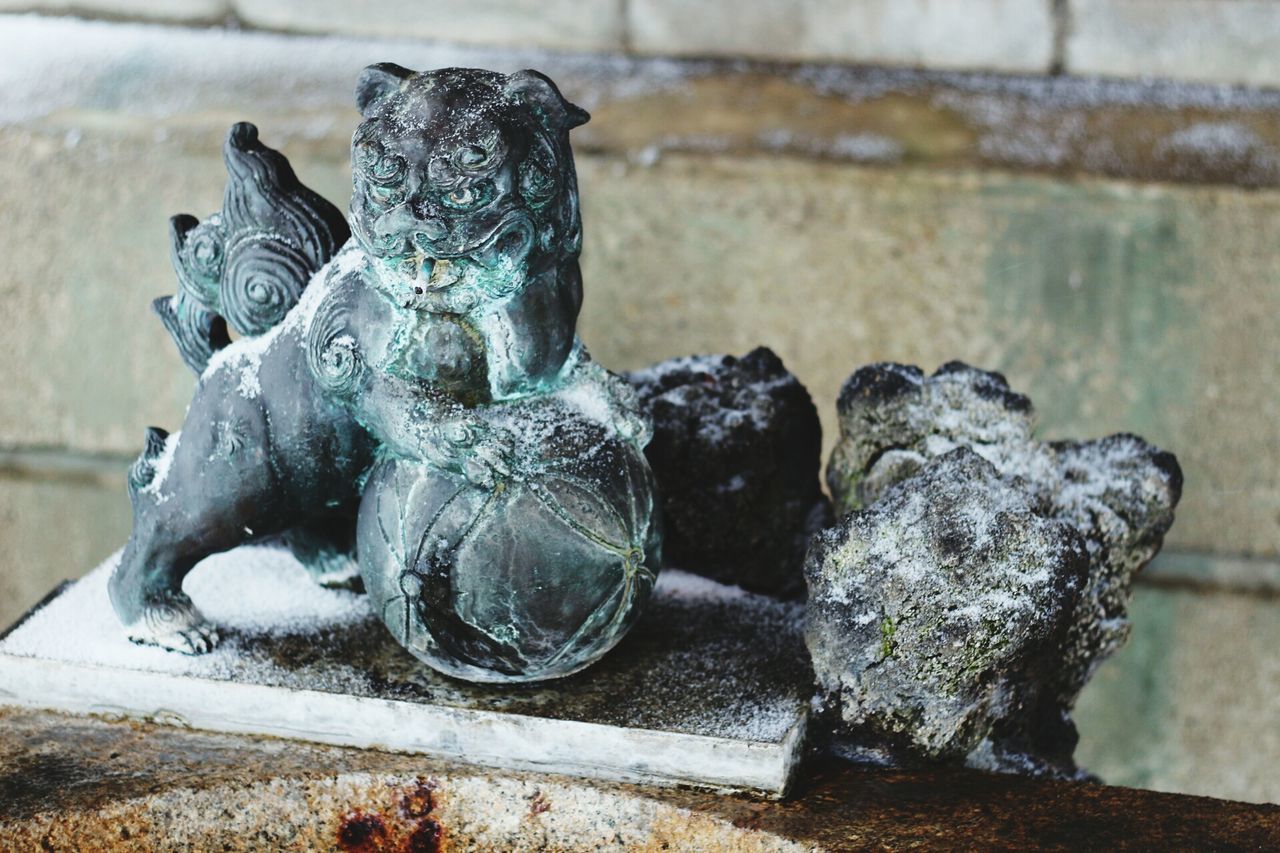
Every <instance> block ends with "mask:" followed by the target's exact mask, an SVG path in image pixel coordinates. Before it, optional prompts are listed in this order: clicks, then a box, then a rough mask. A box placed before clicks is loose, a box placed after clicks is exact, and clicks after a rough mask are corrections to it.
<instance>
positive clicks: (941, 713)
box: [805, 446, 1088, 761]
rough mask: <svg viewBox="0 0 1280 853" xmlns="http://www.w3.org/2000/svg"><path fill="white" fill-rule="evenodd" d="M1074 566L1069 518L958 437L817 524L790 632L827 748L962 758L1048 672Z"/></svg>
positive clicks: (1081, 561)
mask: <svg viewBox="0 0 1280 853" xmlns="http://www.w3.org/2000/svg"><path fill="white" fill-rule="evenodd" d="M1087 565H1088V559H1087V556H1086V554H1085V550H1084V543H1083V541H1082V540H1081V538H1080V535H1079V533H1077V532H1076V531H1075V530H1074V529H1073V528H1071V527H1070V526H1068V525H1066V524H1063V523H1061V522H1058V521H1053V520H1046V519H1044V518H1042V517H1041V516H1040V515H1039V514H1037V512H1036V510H1035V506H1034V504H1033V502H1032V500H1031V498H1030V496H1028V495H1027V493H1026V492H1025V491H1024V490H1023V489H1021V488H1019V487H1018V485H1016V484H1013V483H1010V482H1008V481H1006V480H1005V479H1004V478H1003V477H1002V476H1001V474H1000V472H999V471H997V469H996V468H995V467H994V466H993V465H992V464H991V463H989V462H987V461H986V460H984V459H982V458H981V457H980V456H978V455H977V454H976V453H974V452H973V451H972V450H970V449H969V448H968V447H963V446H961V447H957V448H955V449H953V450H951V451H949V452H947V453H945V454H943V455H941V456H939V457H938V458H936V459H934V460H932V461H930V462H929V463H927V464H925V465H924V466H922V469H921V470H920V471H919V472H918V473H916V474H914V475H913V476H910V477H908V478H906V479H904V480H902V481H900V482H898V483H897V484H895V485H892V486H889V487H888V488H886V490H885V491H884V492H883V494H882V495H881V496H880V497H879V499H878V500H877V501H876V502H875V503H874V504H872V505H871V506H870V507H868V508H867V509H864V510H861V511H858V512H853V513H850V514H848V515H846V516H844V517H843V518H842V519H841V520H840V521H839V522H838V523H837V525H836V526H835V527H834V528H831V529H829V530H826V531H823V532H821V533H819V534H818V535H817V536H815V537H814V540H813V545H812V546H811V548H810V552H809V557H808V560H807V561H806V564H805V577H806V579H807V580H808V582H809V604H808V612H807V617H806V618H807V624H806V628H805V640H806V643H807V644H808V646H809V651H810V653H811V654H812V656H813V664H814V671H815V674H816V675H817V678H818V684H819V687H820V689H821V691H822V694H823V696H824V699H825V701H826V702H827V703H828V705H829V711H830V713H831V715H832V716H833V718H834V719H835V727H836V733H835V736H834V738H833V747H834V748H835V749H836V751H837V752H839V753H841V754H843V755H846V756H848V757H851V758H860V759H870V760H902V759H903V758H904V757H906V758H907V759H908V760H910V759H912V758H924V759H928V760H952V761H959V760H961V759H963V757H964V756H965V755H966V754H968V753H969V751H970V750H972V749H973V748H974V747H976V746H977V745H978V744H979V742H980V741H981V740H982V739H983V738H984V737H986V736H987V735H988V734H989V733H990V732H991V731H992V730H993V727H994V726H995V725H996V724H997V723H999V722H1000V721H1002V720H1006V719H1009V718H1012V717H1016V716H1017V715H1018V714H1019V713H1020V710H1021V706H1022V704H1023V703H1024V702H1025V701H1026V700H1027V698H1028V696H1034V695H1035V692H1036V690H1037V686H1036V685H1037V684H1038V683H1039V682H1040V681H1041V680H1043V679H1044V678H1046V677H1047V675H1048V671H1049V669H1050V668H1051V667H1052V666H1053V659H1054V653H1055V650H1056V648H1057V647H1058V646H1059V645H1060V644H1061V642H1062V639H1063V635H1064V634H1065V632H1066V631H1067V630H1068V629H1069V627H1070V619H1071V616H1072V612H1073V610H1074V608H1075V605H1076V600H1077V598H1078V596H1079V594H1080V590H1081V588H1082V586H1083V584H1084V581H1085V578H1086V573H1087Z"/></svg>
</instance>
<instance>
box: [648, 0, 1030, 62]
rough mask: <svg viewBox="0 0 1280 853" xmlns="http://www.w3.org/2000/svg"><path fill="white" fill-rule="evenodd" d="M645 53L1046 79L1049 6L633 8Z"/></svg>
mask: <svg viewBox="0 0 1280 853" xmlns="http://www.w3.org/2000/svg"><path fill="white" fill-rule="evenodd" d="M627 20H628V23H629V24H630V36H631V46H632V48H633V49H635V50H637V51H640V52H643V53H657V54H683V55H693V56H708V55H715V56H750V57H755V58H762V59H782V60H814V59H818V60H827V61H835V62H864V63H885V64H890V65H925V66H929V67H932V68H966V69H979V68H980V69H992V70H999V71H1030V72H1040V73H1043V72H1045V71H1048V70H1049V63H1050V60H1051V58H1052V53H1053V19H1052V15H1051V12H1050V4H1049V3H1048V2H1041V1H1040V0H966V2H956V0H845V2H840V0H803V2H795V3H771V2H769V0H750V2H740V3H735V4H734V5H733V7H732V10H730V8H729V7H728V6H726V5H725V4H723V3H682V2H680V0H631V2H630V3H629V4H628V5H627Z"/></svg>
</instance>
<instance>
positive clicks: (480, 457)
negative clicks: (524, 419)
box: [440, 421, 515, 489]
mask: <svg viewBox="0 0 1280 853" xmlns="http://www.w3.org/2000/svg"><path fill="white" fill-rule="evenodd" d="M440 434H441V436H442V437H443V439H444V443H445V445H446V446H447V448H448V455H449V456H450V457H451V458H452V459H453V460H454V462H455V467H456V470H458V471H459V472H460V473H461V474H462V475H463V476H464V477H466V478H467V480H468V482H470V483H473V484H474V485H477V486H481V487H483V488H486V489H492V488H493V487H494V486H496V485H497V484H498V483H499V482H500V481H502V480H505V479H507V478H508V477H510V476H511V472H512V470H513V468H514V465H513V460H514V457H515V439H514V438H513V437H512V436H511V434H510V433H508V432H507V431H506V430H503V429H496V428H494V427H491V426H489V425H487V424H484V423H483V422H480V421H454V422H452V423H449V424H447V425H445V426H444V427H443V428H442V429H441V430H440Z"/></svg>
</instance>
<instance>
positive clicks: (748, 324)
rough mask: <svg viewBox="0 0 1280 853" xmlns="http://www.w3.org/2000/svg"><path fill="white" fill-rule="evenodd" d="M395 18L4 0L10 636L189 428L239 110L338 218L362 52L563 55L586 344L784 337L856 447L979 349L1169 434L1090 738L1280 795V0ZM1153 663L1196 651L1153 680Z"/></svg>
mask: <svg viewBox="0 0 1280 853" xmlns="http://www.w3.org/2000/svg"><path fill="white" fill-rule="evenodd" d="M370 8H371V5H366V4H359V3H346V2H336V0H319V2H310V3H302V2H292V1H291V0H194V2H176V0H77V2H74V3H66V2H61V0H29V2H22V0H0V13H4V12H10V13H19V12H23V13H26V12H34V13H35V14H0V57H4V59H3V60H0V163H3V164H4V168H3V169H0V248H2V249H3V251H4V254H5V263H4V264H3V265H0V311H3V316H5V317H6V318H8V322H7V323H6V329H5V332H6V333H5V334H4V335H0V380H2V381H0V623H7V622H8V621H10V620H11V619H12V618H14V617H15V616H17V615H18V614H19V613H20V612H22V611H23V610H24V609H25V608H26V607H28V606H29V605H30V604H32V603H33V602H34V601H36V600H37V599H38V598H39V597H40V596H41V595H43V594H44V592H46V591H47V590H48V589H49V588H50V587H51V586H52V585H53V583H55V582H56V581H57V580H58V579H61V578H63V577H73V576H77V575H79V574H80V573H82V572H83V571H85V570H87V569H88V568H89V567H90V566H91V564H93V563H95V562H97V561H99V560H101V559H102V558H105V557H106V556H107V555H108V554H109V553H110V552H111V551H112V550H113V549H114V548H116V547H118V546H119V545H120V544H121V543H122V542H123V539H124V537H125V536H126V535H127V532H128V520H129V510H128V501H127V498H126V497H125V494H124V487H123V477H124V470H125V468H126V467H127V465H128V464H129V462H130V461H131V460H132V458H133V456H134V455H135V454H136V453H137V451H138V448H139V446H140V444H141V438H142V429H143V427H145V426H147V425H149V424H156V425H160V426H164V427H167V428H170V429H172V428H176V427H177V426H178V425H179V424H180V423H181V419H182V414H183V410H184V407H185V405H186V402H187V399H188V398H189V394H190V390H191V387H192V382H193V378H192V377H191V376H190V374H189V373H188V372H187V371H186V370H185V368H184V367H183V366H182V365H181V363H180V361H179V360H178V358H177V356H176V353H175V352H174V351H173V349H172V346H171V344H170V343H169V341H168V340H167V337H166V335H165V333H164V331H163V329H162V328H161V326H160V324H159V322H158V321H156V320H155V319H154V318H153V317H152V316H151V315H150V313H149V312H148V310H147V304H148V302H149V300H150V299H151V298H152V297H154V296H156V295H159V294H162V293H168V292H171V291H172V289H173V287H174V282H173V276H172V272H171V270H170V268H169V262H168V257H167V237H166V222H167V219H168V217H169V216H170V215H171V214H174V213H177V212H183V211H185V212H191V213H194V214H197V215H199V216H203V215H205V214H207V213H208V212H209V211H211V210H213V209H215V208H216V207H217V206H218V204H219V200H220V194H221V188H222V185H223V182H224V172H223V167H222V164H221V160H220V155H219V148H220V145H221V140H222V136H223V134H224V133H225V131H226V128H227V127H228V126H229V125H230V123H231V122H233V121H236V120H241V119H246V120H250V121H254V122H255V123H257V124H258V125H259V126H260V128H261V130H262V135H263V138H264V140H265V141H266V142H267V143H268V144H270V145H272V146H273V147H277V148H280V149H282V150H283V151H284V152H285V153H286V154H287V155H288V156H289V157H290V159H291V161H292V162H293V163H294V166H295V168H296V170H297V172H298V174H299V175H300V177H301V178H302V179H303V181H304V182H306V183H308V184H309V185H311V186H313V187H314V188H315V189H317V190H318V191H320V192H321V193H322V194H324V195H325V196H326V197H328V198H330V199H332V200H334V201H335V202H338V203H339V204H342V203H344V200H345V198H346V195H347V193H348V192H349V172H348V167H347V145H348V143H349V138H350V132H351V129H352V127H353V126H354V122H355V121H356V114H355V111H354V108H353V107H352V105H351V101H350V91H351V87H352V84H353V81H354V78H355V75H356V74H357V73H358V71H359V69H360V68H361V67H363V66H364V65H365V64H368V63H371V62H376V61H385V60H392V61H396V62H400V63H402V64H404V65H407V66H410V67H431V66H442V65H475V66H485V67H493V68H497V69H500V70H514V69H517V68H522V67H537V68H540V69H542V70H545V71H547V72H548V73H549V74H551V75H552V76H553V77H554V78H555V79H557V81H559V82H560V83H561V85H562V88H563V89H564V90H565V92H566V94H567V95H568V96H569V97H570V98H572V99H574V100H575V101H577V102H579V103H581V104H583V105H584V106H585V107H587V108H588V109H589V110H590V111H591V112H592V113H593V116H594V117H593V120H592V121H591V123H589V124H587V125H586V126H584V127H583V128H581V129H579V130H577V131H575V149H576V151H577V152H578V162H579V170H580V174H581V184H582V191H583V212H584V220H585V233H586V248H585V252H584V274H585V277H586V293H587V298H586V305H585V308H584V312H583V319H582V333H583V336H584V338H585V339H586V341H587V342H588V344H589V345H590V346H591V348H592V350H593V353H594V354H595V356H596V357H597V358H598V359H599V360H600V361H602V362H603V363H604V364H606V365H608V366H610V367H614V368H619V369H624V368H633V367H639V366H642V365H644V364H647V363H650V362H652V361H655V360H658V359H661V358H665V357H668V356H672V355H680V354H687V353H691V352H707V351H729V352H739V353H740V352H744V351H746V350H748V349H750V348H751V347H752V346H754V345H756V344H758V343H765V344H768V345H770V346H771V347H773V348H774V349H775V350H776V351H777V352H779V354H780V355H781V356H782V357H783V359H784V360H785V361H786V363H787V364H788V366H789V367H790V368H791V369H792V370H793V371H794V372H795V373H797V374H798V375H799V376H800V377H801V379H802V380H803V381H804V382H805V383H806V384H807V385H808V387H809V388H810V389H811V390H812V392H813V394H814V397H815V400H816V402H817V404H818V407H819V410H820V412H821V413H822V416H823V419H824V428H825V429H826V432H827V446H828V447H829V446H830V443H831V440H832V438H833V430H834V399H835V395H836V393H837V391H838V389H839V385H840V383H841V381H842V380H843V378H844V377H845V376H846V375H847V374H848V373H849V372H850V371H851V370H852V369H853V368H855V367H856V366H858V365H861V364H863V363H866V362H869V361H874V360H881V359H890V360H896V361H906V362H912V363H918V364H921V365H922V366H924V367H926V368H928V369H932V368H933V367H936V366H937V365H938V364H940V363H942V362H944V361H946V360H948V359H951V358H961V359H965V360H968V361H971V362H973V363H975V364H979V365H982V366H984V367H988V368H994V369H999V370H1002V371H1004V372H1005V373H1006V374H1007V375H1008V376H1009V378H1010V381H1011V383H1012V384H1013V385H1014V387H1016V388H1018V389H1019V390H1023V391H1025V392H1027V393H1028V394H1030V395H1031V396H1032V398H1033V399H1034V400H1035V401H1036V402H1037V404H1038V407H1039V409H1040V411H1041V420H1042V426H1043V431H1044V433H1045V434H1047V435H1049V436H1068V435H1070V436H1080V437H1083V436H1093V435H1101V434H1105V433H1108V432H1113V431H1117V430H1132V431H1136V432H1139V433H1141V434H1143V435H1145V436H1147V437H1148V438H1150V439H1151V440H1153V441H1155V442H1156V443H1158V444H1160V445H1162V446H1165V447H1168V448H1169V449H1172V450H1174V451H1176V452H1177V453H1178V455H1179V457H1180V458H1181V459H1182V461H1183V465H1184V468H1185V470H1186V474H1187V488H1186V492H1185V496H1184V500H1183V504H1182V507H1181V508H1180V512H1179V519H1178V522H1177V524H1176V525H1175V527H1174V530H1173V533H1172V535H1171V537H1170V541H1169V549H1170V556H1169V557H1168V558H1165V559H1163V560H1162V562H1159V563H1157V564H1156V565H1154V566H1153V567H1152V569H1151V570H1150V572H1149V573H1148V574H1149V577H1148V583H1147V585H1146V586H1144V587H1142V588H1141V589H1140V591H1139V601H1140V602H1148V603H1145V604H1142V605H1141V608H1142V609H1139V611H1138V612H1137V614H1136V615H1137V621H1138V627H1137V629H1136V630H1137V632H1138V639H1137V640H1136V641H1135V643H1134V647H1133V648H1134V649H1136V651H1134V650H1130V651H1127V652H1125V653H1124V654H1123V655H1122V656H1121V657H1118V658H1117V659H1116V660H1115V661H1114V662H1113V663H1112V664H1108V669H1106V670H1104V672H1103V675H1102V676H1100V678H1099V685H1100V687H1099V688H1098V689H1097V690H1095V691H1093V692H1092V693H1089V694H1086V702H1085V704H1084V705H1083V706H1082V713H1081V720H1082V727H1083V728H1084V731H1085V741H1084V745H1083V746H1082V750H1084V751H1085V761H1086V763H1090V762H1092V763H1094V764H1095V765H1097V766H1098V767H1099V768H1100V769H1102V770H1104V773H1105V774H1107V775H1108V776H1109V777H1110V778H1115V779H1116V780H1117V781H1127V782H1130V783H1134V784H1147V785H1151V786H1155V787H1164V788H1167V789H1172V790H1184V791H1191V792H1197V793H1209V794H1218V795H1223V796H1226V795H1230V796H1235V797H1240V798H1246V799H1274V798H1275V797H1277V796H1280V794H1277V793H1276V791H1275V788H1274V784H1273V783H1272V782H1268V781H1267V778H1268V777H1267V772H1268V771H1267V769H1266V765H1267V762H1268V761H1272V760H1274V758H1275V748H1274V747H1273V746H1268V745H1267V744H1270V743H1271V742H1270V741H1267V740H1266V738H1265V737H1264V736H1262V735H1260V734H1258V732H1261V731H1262V728H1261V727H1262V726H1263V725H1265V724H1267V723H1268V722H1269V721H1268V720H1267V719H1265V717H1266V713H1265V708H1266V707H1267V703H1268V702H1274V698H1273V697H1274V696H1275V695H1278V694H1280V670H1277V669H1276V668H1275V667H1271V666H1270V665H1269V664H1268V663H1266V661H1267V660H1268V659H1269V656H1270V655H1271V654H1272V652H1271V645H1273V643H1272V640H1273V639H1274V638H1273V637H1271V634H1269V633H1268V632H1267V631H1265V630H1264V631H1258V630H1254V628H1255V627H1256V626H1258V625H1262V624H1265V623H1266V622H1267V619H1268V618H1272V619H1273V621H1276V622H1280V620H1277V619H1275V617H1278V616H1280V605H1277V600H1278V598H1277V593H1278V592H1280V573H1277V572H1276V569H1275V566H1276V563H1275V560H1276V558H1277V557H1280V399H1278V398H1276V395H1274V394H1272V393H1270V390H1269V389H1271V388H1274V387H1276V382H1277V380H1278V379H1280V376H1277V373H1280V337H1277V336H1276V335H1275V334H1274V332H1273V331H1272V325H1273V323H1274V321H1273V319H1272V318H1273V317H1274V316H1276V315H1277V313H1280V287H1278V286H1277V282H1278V281H1280V248H1277V247H1280V224H1278V223H1280V189H1278V188H1280V120H1278V119H1280V91H1275V90H1273V89H1272V88H1268V87H1280V67H1277V65H1276V64H1275V60H1274V59H1273V58H1272V57H1271V56H1270V53H1271V52H1270V51H1268V50H1267V48H1268V47H1269V46H1270V45H1273V44H1276V43H1280V41H1277V38H1278V37H1280V0H1159V2H1156V0H1150V1H1149V2H1148V0H1112V2H1093V0H1056V2H1054V0H1043V2H1041V0H894V2H879V0H853V2H843V3H835V2H828V0H802V2H798V3H793V4H771V3H764V2H754V0H753V2H746V3H737V4H733V6H732V10H731V11H726V9H727V8H728V6H726V5H725V4H722V3H701V4H688V3H677V2H674V0H626V2H623V0H591V2H585V3H571V2H559V0H557V2H552V3H534V2H527V0H486V1H485V2H466V3H464V2H442V3H436V4H431V5H430V7H429V9H428V8H427V7H426V6H424V5H423V4H418V3H410V2H398V0H391V2H383V3H379V4H377V9H378V11H377V13H376V14H371V13H370V11H369V9H370ZM992 72H998V73H992ZM1148 77H1150V78H1158V79H1151V80H1147V79H1141V78H1148ZM1223 84H1233V85H1223ZM1234 84H1246V85H1234ZM1223 561H1227V563H1229V564H1230V565H1232V566H1235V567H1236V568H1235V569H1233V570H1232V571H1231V572H1228V573H1227V574H1226V575H1225V576H1224V575H1222V574H1221V573H1215V572H1212V571H1208V570H1204V569H1202V568H1196V567H1203V566H1206V565H1212V566H1218V565H1221V564H1223ZM1232 561H1234V562H1232ZM1161 585H1163V586H1161ZM1170 596H1172V598H1171V597H1170ZM1144 614H1147V615H1144ZM1150 614H1154V615H1150ZM1271 633H1274V632H1271ZM1144 649H1146V650H1147V651H1143V650H1144ZM1152 649H1163V650H1164V652H1162V654H1164V656H1163V657H1162V658H1161V659H1160V661H1161V666H1164V667H1165V668H1166V669H1165V670H1162V671H1169V672H1172V671H1174V670H1176V673H1175V674H1173V675H1169V676H1168V677H1167V678H1166V677H1164V676H1162V677H1161V679H1159V680H1157V679H1155V678H1154V677H1144V676H1142V671H1145V670H1144V669H1143V668H1144V667H1145V666H1146V663H1144V661H1146V660H1147V657H1148V656H1149V655H1150V654H1152V653H1153V652H1151V650H1152ZM1184 670H1185V673H1184V672H1183V671H1184ZM1152 671H1154V670H1152ZM1179 673H1180V674H1179ZM1219 674H1220V675H1221V678H1222V681H1221V683H1222V684H1223V685H1224V686H1225V685H1230V689H1231V690H1233V691H1239V692H1238V694H1237V695H1238V696H1239V697H1240V698H1239V699H1238V701H1236V702H1234V703H1233V704H1231V705H1230V707H1231V708H1235V709H1236V710H1233V711H1232V712H1231V713H1227V712H1226V711H1225V710H1224V709H1225V708H1227V707H1228V706H1227V705H1224V704H1223V703H1222V702H1221V701H1219V699H1218V698H1215V696H1214V693H1213V691H1212V690H1211V689H1209V688H1210V686H1211V685H1212V683H1213V679H1214V678H1215V677H1218V675H1219ZM1135 685H1136V686H1135ZM1224 689H1225V687H1224ZM1135 690H1137V691H1143V690H1145V691H1146V692H1144V693H1141V695H1140V696H1138V695H1137V694H1133V693H1132V691H1135ZM1126 691H1129V692H1126ZM1160 691H1164V692H1160ZM1134 702H1138V703H1139V704H1138V705H1137V706H1136V707H1139V708H1141V709H1146V710H1143V711H1142V713H1143V714H1144V715H1145V716H1143V717H1142V720H1141V721H1140V723H1137V722H1135V721H1134V720H1132V719H1126V716H1125V715H1126V713H1129V711H1128V710H1127V709H1131V708H1133V707H1135V706H1134V705H1133V703H1134ZM1144 702H1145V703H1146V704H1142V703H1144ZM1162 702H1163V703H1166V704H1164V705H1161V703H1162ZM1135 725H1141V726H1144V727H1145V728H1144V729H1143V730H1144V731H1145V732H1147V734H1148V735H1149V736H1148V737H1147V738H1146V739H1145V740H1143V739H1141V738H1138V739H1134V738H1132V737H1128V736H1127V735H1126V732H1128V733H1131V732H1132V731H1133V727H1134V726H1135ZM1215 732H1225V733H1226V734H1225V735H1223V736H1222V737H1217V736H1216V735H1215V734H1214V733H1215ZM1251 742H1252V743H1259V744H1263V746H1262V747H1261V748H1260V749H1259V750H1258V751H1256V752H1255V753H1254V754H1253V755H1249V754H1248V753H1249V744H1250V743H1251ZM1224 744H1226V745H1225V746H1224ZM1231 744H1234V746H1232V745H1231ZM1126 749H1127V750H1129V751H1128V752H1126V751H1125V750H1126ZM1090 750H1092V751H1091V752H1090ZM1232 750H1234V752H1232ZM1268 750H1270V751H1268ZM1231 755H1234V756H1235V759H1234V763H1233V761H1232V760H1231V759H1230V756H1231ZM1174 756H1176V761H1175V758H1174ZM1260 756H1261V757H1260ZM1266 756H1270V758H1267V759H1266V760H1263V758H1264V757H1266ZM1178 762H1180V763H1178ZM1135 768H1136V769H1135ZM1268 786H1270V787H1268Z"/></svg>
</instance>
